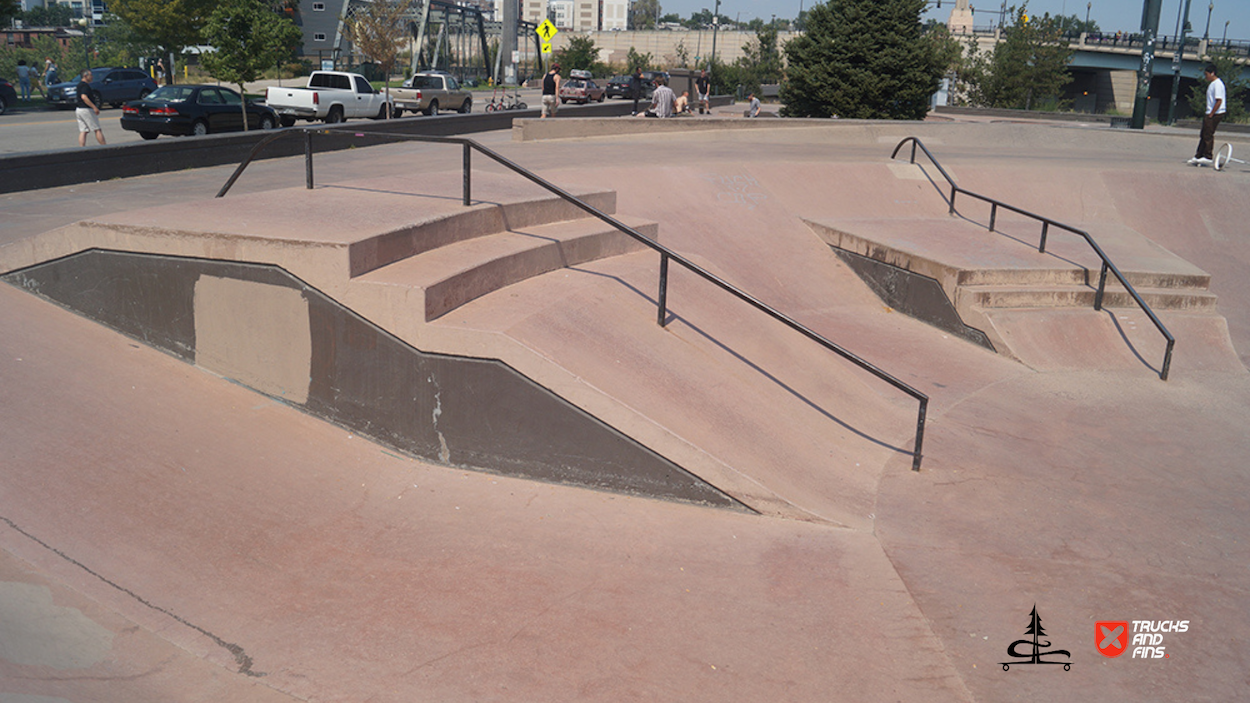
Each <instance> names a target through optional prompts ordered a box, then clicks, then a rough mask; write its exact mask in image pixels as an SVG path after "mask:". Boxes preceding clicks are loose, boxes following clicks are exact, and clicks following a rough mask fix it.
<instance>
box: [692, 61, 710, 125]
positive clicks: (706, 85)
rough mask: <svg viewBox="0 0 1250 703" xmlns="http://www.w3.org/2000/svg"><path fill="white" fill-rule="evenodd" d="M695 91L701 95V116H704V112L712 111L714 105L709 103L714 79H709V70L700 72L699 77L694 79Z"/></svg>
mask: <svg viewBox="0 0 1250 703" xmlns="http://www.w3.org/2000/svg"><path fill="white" fill-rule="evenodd" d="M694 87H695V90H697V91H698V93H699V98H698V101H699V114H700V115H702V114H703V111H704V110H707V111H708V112H711V111H712V105H711V103H710V102H708V94H709V93H710V92H711V91H712V79H710V78H708V77H707V69H703V70H702V71H700V72H699V77H698V78H696V79H694Z"/></svg>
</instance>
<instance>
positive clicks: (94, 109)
mask: <svg viewBox="0 0 1250 703" xmlns="http://www.w3.org/2000/svg"><path fill="white" fill-rule="evenodd" d="M75 107H76V108H77V109H75V110H74V115H75V116H76V117H77V118H78V146H87V132H95V140H96V141H97V142H100V143H101V144H104V143H105V142H104V130H102V129H100V118H99V114H100V106H99V105H96V104H95V103H94V102H92V100H91V69H87V70H85V71H83V72H82V76H80V77H79V80H78V102H77V103H75Z"/></svg>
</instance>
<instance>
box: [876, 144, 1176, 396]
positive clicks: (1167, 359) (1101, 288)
mask: <svg viewBox="0 0 1250 703" xmlns="http://www.w3.org/2000/svg"><path fill="white" fill-rule="evenodd" d="M907 142H911V143H912V146H911V163H913V164H914V163H916V147H920V150H921V151H923V152H924V153H925V156H928V157H929V161H930V162H932V163H933V165H934V166H936V167H937V170H938V172H939V173H941V174H942V177H943V178H945V179H946V182H947V183H949V184H950V187H951V197H950V214H952V215H954V214H955V196H956V195H957V194H959V193H963V194H964V195H967V196H968V197H971V198H976V199H977V200H981V201H983V202H986V203H989V204H990V231H991V232H993V231H994V224H995V220H996V219H997V218H998V208H1003V209H1004V210H1010V211H1011V212H1014V213H1016V214H1019V215H1023V216H1025V217H1028V218H1031V219H1034V220H1037V221H1039V222H1041V223H1042V236H1041V240H1040V242H1039V243H1038V246H1037V251H1038V252H1039V253H1042V254H1045V253H1046V235H1047V234H1048V233H1049V231H1050V228H1051V227H1058V228H1059V229H1062V230H1066V231H1068V232H1071V233H1072V234H1075V235H1077V236H1079V237H1081V238H1083V239H1084V240H1085V241H1086V243H1088V244H1089V246H1090V248H1091V249H1093V250H1094V253H1095V254H1097V255H1098V258H1099V259H1101V260H1102V273H1101V275H1099V277H1098V290H1097V292H1096V293H1095V294H1094V309H1095V310H1102V298H1103V293H1104V292H1105V291H1106V287H1107V272H1108V271H1110V272H1111V273H1112V274H1113V275H1114V276H1115V277H1116V279H1118V280H1119V281H1120V285H1122V286H1124V290H1126V291H1128V293H1129V295H1131V296H1133V300H1135V301H1137V304H1138V305H1139V306H1141V309H1142V310H1143V311H1144V312H1145V313H1146V315H1147V316H1148V317H1149V318H1150V321H1151V322H1153V323H1154V325H1155V327H1156V328H1158V330H1159V332H1160V333H1161V334H1162V335H1163V337H1164V339H1166V340H1167V343H1168V344H1167V351H1166V352H1164V354H1163V368H1162V370H1160V371H1159V378H1160V379H1162V380H1164V381H1166V380H1168V369H1169V368H1171V366H1172V348H1173V347H1175V346H1176V338H1175V337H1173V336H1172V333H1171V332H1169V331H1168V328H1167V327H1164V326H1163V323H1162V322H1160V321H1159V318H1158V317H1157V316H1156V315H1155V313H1154V310H1151V309H1150V306H1149V305H1147V304H1146V301H1145V300H1142V297H1141V295H1139V294H1138V293H1137V289H1135V288H1133V285H1132V284H1131V283H1129V282H1128V279H1126V278H1125V277H1124V274H1122V273H1120V269H1118V268H1116V265H1115V264H1114V263H1112V262H1111V259H1110V258H1108V257H1107V254H1106V252H1104V251H1103V250H1102V247H1100V246H1098V242H1096V241H1094V238H1093V237H1092V236H1090V234H1089V232H1086V231H1085V230H1081V229H1077V228H1075V227H1072V226H1070V225H1065V224H1063V223H1062V222H1059V221H1057V220H1052V219H1051V218H1049V217H1043V216H1042V215H1037V214H1034V213H1032V212H1029V211H1028V210H1023V209H1021V208H1018V207H1015V206H1014V205H1008V204H1007V203H1004V202H1002V201H1001V200H995V199H994V198H990V197H988V196H985V195H981V194H980V193H974V192H972V191H970V190H968V189H966V188H960V187H959V186H958V185H956V184H955V179H953V178H951V176H950V174H949V173H947V172H946V169H944V168H942V164H940V163H938V161H937V159H935V158H934V157H933V153H932V152H930V151H929V149H928V148H927V147H926V146H925V145H924V142H921V141H920V139H919V138H917V137H907V138H906V139H904V140H903V141H901V142H899V143H898V146H896V147H894V153H892V154H890V158H891V159H893V158H895V157H896V156H898V152H899V150H900V149H902V148H903V145H904V144H906V143H907Z"/></svg>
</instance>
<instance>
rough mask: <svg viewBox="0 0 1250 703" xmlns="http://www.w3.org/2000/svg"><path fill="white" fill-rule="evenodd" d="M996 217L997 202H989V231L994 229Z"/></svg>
mask: <svg viewBox="0 0 1250 703" xmlns="http://www.w3.org/2000/svg"><path fill="white" fill-rule="evenodd" d="M997 219H998V203H990V231H991V232H993V231H994V221H995V220H997Z"/></svg>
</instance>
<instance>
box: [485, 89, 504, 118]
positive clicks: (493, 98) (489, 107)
mask: <svg viewBox="0 0 1250 703" xmlns="http://www.w3.org/2000/svg"><path fill="white" fill-rule="evenodd" d="M498 96H499V86H495V88H494V90H492V91H491V93H490V102H488V103H486V107H485V110H486V112H494V111H495V110H502V109H504V108H503V101H501V100H498V99H497V98H498Z"/></svg>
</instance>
